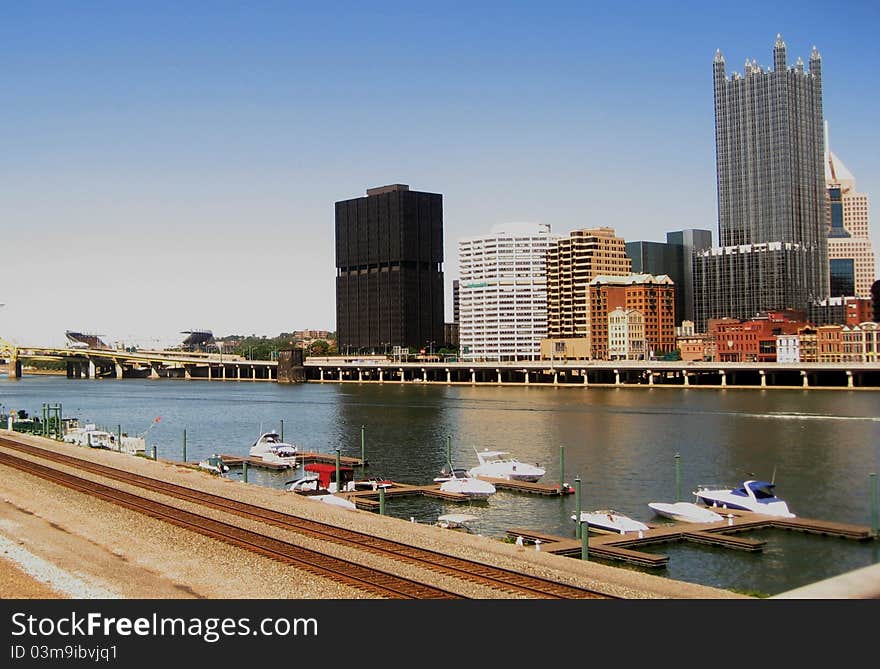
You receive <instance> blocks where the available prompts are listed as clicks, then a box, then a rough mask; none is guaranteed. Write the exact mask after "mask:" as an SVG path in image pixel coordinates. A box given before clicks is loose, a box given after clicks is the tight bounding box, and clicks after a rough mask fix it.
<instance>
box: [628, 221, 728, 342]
mask: <svg viewBox="0 0 880 669" xmlns="http://www.w3.org/2000/svg"><path fill="white" fill-rule="evenodd" d="M711 247H712V231H711V230H696V229H689V230H676V231H675V232H667V233H666V242H665V243H663V242H643V241H639V242H627V243H626V254H627V255H628V256H629V258H630V260H632V271H633V274H654V275H658V274H666V275H667V276H668V277H669V278H670V279H672V281H673V283H675V321H676V325H680V324H681V323H682V321H693V319H694V252H695V251H702V250H703V249H708V248H711Z"/></svg>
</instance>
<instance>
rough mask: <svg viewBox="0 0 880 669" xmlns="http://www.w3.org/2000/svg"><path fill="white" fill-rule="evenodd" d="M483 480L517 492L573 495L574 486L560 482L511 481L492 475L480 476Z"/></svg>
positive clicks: (500, 488) (498, 487)
mask: <svg viewBox="0 0 880 669" xmlns="http://www.w3.org/2000/svg"><path fill="white" fill-rule="evenodd" d="M477 478H478V479H480V480H482V481H488V482H489V483H491V484H492V485H494V486H495V487H496V488H497V489H498V490H513V491H515V492H528V493H532V494H536V495H553V496H557V495H571V494H573V493H574V488H572V487H571V486H568V487H563V486H562V485H560V484H556V485H547V484H545V483H530V482H529V481H511V480H509V479H498V478H493V477H491V476H478V477H477Z"/></svg>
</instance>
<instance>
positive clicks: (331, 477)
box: [304, 462, 354, 488]
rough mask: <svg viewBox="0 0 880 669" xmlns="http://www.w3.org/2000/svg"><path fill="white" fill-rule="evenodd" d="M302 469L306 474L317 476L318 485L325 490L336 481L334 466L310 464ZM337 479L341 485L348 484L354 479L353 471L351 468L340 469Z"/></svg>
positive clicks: (322, 463)
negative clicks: (311, 473) (310, 473)
mask: <svg viewBox="0 0 880 669" xmlns="http://www.w3.org/2000/svg"><path fill="white" fill-rule="evenodd" d="M304 469H305V470H306V471H307V472H313V473H316V474H317V475H318V483H319V484H320V485H321V487H322V488H327V487H328V486H329V485H330V482H331V481H336V465H331V464H327V463H325V462H310V463H309V464H307V465H306V466H305V467H304ZM339 478H340V479H342V481H341V483H348V482H349V481H351V480H352V479H353V478H354V469H352V468H351V467H340V468H339Z"/></svg>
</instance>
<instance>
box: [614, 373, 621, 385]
mask: <svg viewBox="0 0 880 669" xmlns="http://www.w3.org/2000/svg"><path fill="white" fill-rule="evenodd" d="M614 385H615V386H619V385H620V370H619V369H615V370H614Z"/></svg>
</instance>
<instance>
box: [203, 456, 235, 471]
mask: <svg viewBox="0 0 880 669" xmlns="http://www.w3.org/2000/svg"><path fill="white" fill-rule="evenodd" d="M199 469H204V470H205V471H209V472H211V473H213V474H220V475H222V474H225V473H226V472H228V471H229V465H227V464H226V463H225V462H223V458H221V457H220V456H219V455H217V454H216V453H214V455H212V456H211V457H209V458H205V459H204V460H202V461H201V462H199Z"/></svg>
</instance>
